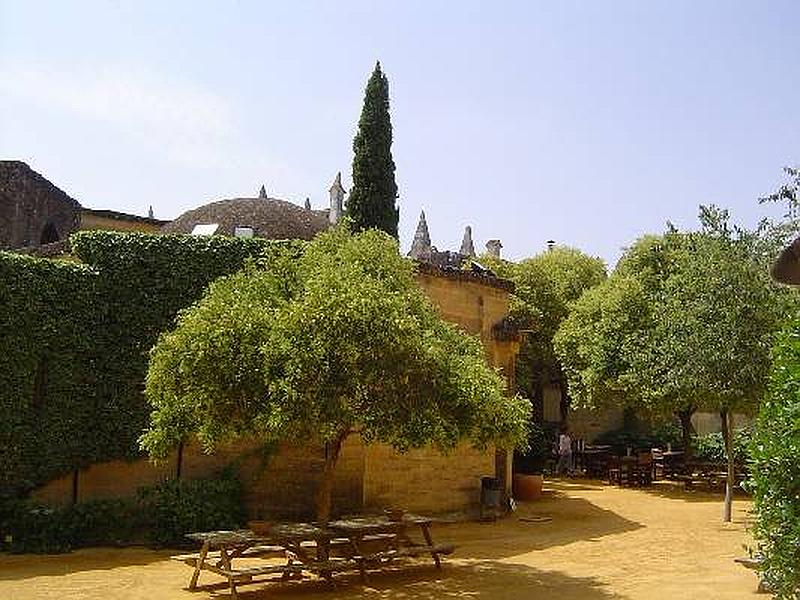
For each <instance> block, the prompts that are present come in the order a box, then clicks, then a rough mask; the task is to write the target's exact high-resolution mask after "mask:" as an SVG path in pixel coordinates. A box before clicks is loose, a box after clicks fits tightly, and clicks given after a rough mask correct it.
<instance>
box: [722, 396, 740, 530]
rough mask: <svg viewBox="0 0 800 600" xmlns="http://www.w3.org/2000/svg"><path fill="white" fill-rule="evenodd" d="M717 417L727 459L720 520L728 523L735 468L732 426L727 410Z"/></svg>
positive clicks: (731, 506) (731, 507) (731, 505)
mask: <svg viewBox="0 0 800 600" xmlns="http://www.w3.org/2000/svg"><path fill="white" fill-rule="evenodd" d="M719 416H720V417H721V418H722V437H723V439H724V440H725V455H726V456H727V459H728V474H727V477H726V480H725V507H724V509H723V512H722V520H723V521H724V522H725V523H730V521H731V512H732V509H733V486H734V483H735V468H736V466H735V463H734V456H733V424H732V423H731V414H730V412H728V411H727V410H723V411H721V412H720V413H719Z"/></svg>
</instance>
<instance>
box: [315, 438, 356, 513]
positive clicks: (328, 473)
mask: <svg viewBox="0 0 800 600" xmlns="http://www.w3.org/2000/svg"><path fill="white" fill-rule="evenodd" d="M349 433H350V432H349V431H343V432H341V433H339V434H338V435H337V436H336V437H335V438H334V439H333V440H332V441H330V442H328V443H326V444H325V466H324V467H323V469H322V481H321V482H320V485H319V489H318V490H317V494H316V498H315V500H316V505H317V523H318V524H319V525H320V527H325V526H326V525H327V524H328V521H329V520H330V518H331V491H332V490H333V476H334V473H335V469H336V461H337V460H339V451H340V450H341V449H342V444H343V443H344V440H345V439H346V438H347V436H348V435H349Z"/></svg>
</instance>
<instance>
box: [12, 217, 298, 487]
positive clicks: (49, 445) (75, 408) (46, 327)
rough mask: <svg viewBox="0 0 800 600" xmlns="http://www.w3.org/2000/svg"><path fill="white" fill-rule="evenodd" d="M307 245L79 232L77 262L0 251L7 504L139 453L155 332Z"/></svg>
mask: <svg viewBox="0 0 800 600" xmlns="http://www.w3.org/2000/svg"><path fill="white" fill-rule="evenodd" d="M301 244H302V242H297V241H291V242H280V241H279V242H275V241H268V240H262V239H254V238H253V239H239V238H223V237H191V236H162V235H147V234H137V233H116V232H107V231H83V232H79V233H77V234H75V235H73V236H72V238H71V246H72V250H73V253H74V255H75V257H77V258H78V259H79V260H80V261H81V263H75V262H69V261H63V260H62V261H54V260H48V259H36V258H29V257H24V256H17V255H13V254H6V253H0V496H2V495H15V496H19V495H22V494H24V493H25V492H27V491H29V490H30V489H32V488H33V487H35V486H37V485H39V484H41V483H43V482H45V481H47V480H49V479H51V478H53V477H56V476H58V475H62V474H64V473H67V472H69V471H72V470H74V469H78V468H81V467H85V466H87V465H88V464H90V463H92V462H97V461H102V460H112V459H117V458H134V457H137V456H139V450H138V446H137V438H138V437H139V435H140V433H141V432H142V430H143V428H144V427H145V425H146V423H147V419H148V415H149V409H148V407H147V404H146V401H145V399H144V396H143V394H142V390H143V383H144V376H145V373H146V370H147V359H148V352H149V350H150V348H151V347H152V346H153V344H154V343H155V341H156V339H157V337H158V335H159V333H160V332H162V331H164V330H166V329H168V328H170V327H171V326H172V324H173V322H174V319H175V316H176V314H177V313H178V311H179V310H180V309H181V308H184V307H186V306H189V305H190V304H192V303H193V302H194V301H195V300H197V299H198V298H199V297H200V296H201V295H202V293H203V290H204V289H205V288H206V286H207V285H208V284H209V283H210V282H211V281H213V280H214V279H216V278H217V277H220V276H222V275H227V274H229V273H232V272H234V271H237V270H239V269H240V268H241V267H242V266H243V264H244V263H245V261H246V260H247V259H249V258H251V257H258V256H264V255H269V254H270V253H273V252H298V251H299V248H300V247H301Z"/></svg>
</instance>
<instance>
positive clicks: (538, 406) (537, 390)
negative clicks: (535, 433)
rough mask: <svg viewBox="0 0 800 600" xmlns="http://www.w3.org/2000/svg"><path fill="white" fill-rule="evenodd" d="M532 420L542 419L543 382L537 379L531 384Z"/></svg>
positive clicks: (539, 420) (538, 421)
mask: <svg viewBox="0 0 800 600" xmlns="http://www.w3.org/2000/svg"><path fill="white" fill-rule="evenodd" d="M532 392H533V415H532V416H533V420H534V421H536V422H537V423H541V422H542V421H544V384H543V383H542V382H541V381H540V380H537V381H536V382H535V383H534V384H533V389H532Z"/></svg>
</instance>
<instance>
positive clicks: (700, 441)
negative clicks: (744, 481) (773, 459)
mask: <svg viewBox="0 0 800 600" xmlns="http://www.w3.org/2000/svg"><path fill="white" fill-rule="evenodd" d="M752 435H753V432H752V430H751V429H750V428H747V427H745V428H742V429H737V430H736V431H734V432H733V460H734V462H735V463H736V466H737V467H738V468H740V469H743V468H745V467H746V466H747V447H748V444H749V443H750V439H751V438H752ZM692 445H693V447H694V456H695V458H697V459H698V460H702V461H708V462H717V463H724V462H726V461H727V456H726V454H725V440H724V439H723V437H722V433H719V432H716V433H708V434H706V435H700V436H696V437H695V438H694V439H693V440H692Z"/></svg>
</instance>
